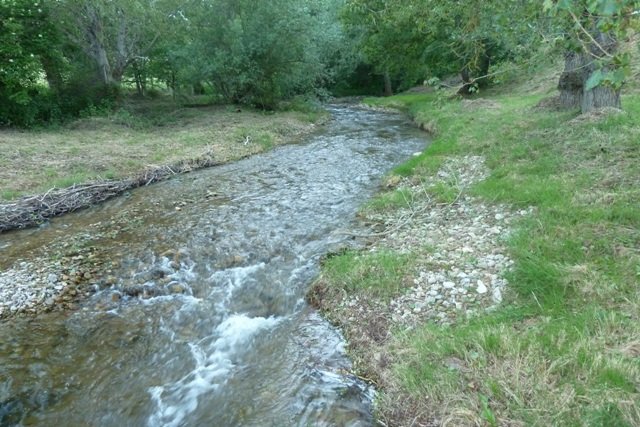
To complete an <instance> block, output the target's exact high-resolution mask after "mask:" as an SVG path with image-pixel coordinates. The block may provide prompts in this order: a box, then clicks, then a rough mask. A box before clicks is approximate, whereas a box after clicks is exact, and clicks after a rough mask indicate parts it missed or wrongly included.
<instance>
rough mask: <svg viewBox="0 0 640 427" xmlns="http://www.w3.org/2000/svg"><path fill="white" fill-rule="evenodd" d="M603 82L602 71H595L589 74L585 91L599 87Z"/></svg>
mask: <svg viewBox="0 0 640 427" xmlns="http://www.w3.org/2000/svg"><path fill="white" fill-rule="evenodd" d="M603 80H604V74H603V73H602V70H596V71H594V72H593V74H591V76H590V77H589V79H588V80H587V83H586V86H585V89H586V90H591V89H593V88H594V87H597V86H599V85H600V83H602V81H603Z"/></svg>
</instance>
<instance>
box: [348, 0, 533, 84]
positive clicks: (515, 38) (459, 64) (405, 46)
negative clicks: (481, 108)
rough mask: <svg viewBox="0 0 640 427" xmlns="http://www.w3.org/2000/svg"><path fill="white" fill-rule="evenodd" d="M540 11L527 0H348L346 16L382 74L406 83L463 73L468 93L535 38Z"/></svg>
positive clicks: (370, 58)
mask: <svg viewBox="0 0 640 427" xmlns="http://www.w3.org/2000/svg"><path fill="white" fill-rule="evenodd" d="M540 12H541V11H540V8H539V7H536V5H535V2H532V1H527V0H520V1H510V0H490V1H486V0H484V1H483V0H470V1H465V2H461V1H459V0H445V1H442V0H410V1H405V0H349V1H348V2H347V7H346V10H345V15H344V20H345V23H346V25H347V26H348V27H352V28H356V29H357V28H360V29H361V31H362V33H363V36H362V49H363V51H364V52H365V55H366V56H367V58H368V59H369V60H370V61H371V62H372V63H374V64H375V65H376V67H377V68H378V71H379V72H380V73H383V72H385V71H388V72H389V73H390V74H391V75H392V77H394V78H395V79H400V80H402V81H403V82H404V85H405V86H406V85H412V84H415V82H416V81H417V80H424V79H425V77H428V76H429V75H435V76H445V75H448V74H451V73H458V74H460V76H461V77H462V80H463V82H464V85H463V87H462V88H461V92H462V93H465V94H468V93H470V92H473V91H475V90H476V89H478V88H479V87H482V86H485V85H486V84H488V82H489V74H490V72H489V68H490V66H491V65H492V64H494V63H496V62H498V61H501V60H504V59H506V58H508V57H509V56H510V55H511V52H513V51H515V50H517V49H516V47H517V46H519V45H522V44H529V43H531V41H532V40H531V39H532V37H535V33H533V34H534V35H533V36H532V35H531V34H532V31H531V27H535V25H536V23H537V20H538V17H539V15H540Z"/></svg>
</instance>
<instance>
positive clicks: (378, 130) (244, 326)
mask: <svg viewBox="0 0 640 427" xmlns="http://www.w3.org/2000/svg"><path fill="white" fill-rule="evenodd" d="M330 109H331V112H332V114H333V116H334V120H333V121H331V122H330V123H329V124H328V125H327V126H326V127H325V129H323V130H322V132H321V133H318V134H317V135H316V136H314V137H312V138H309V140H308V141H306V142H304V143H301V144H297V145H291V146H284V147H280V148H278V149H276V150H274V151H272V152H269V153H266V154H262V155H259V156H255V157H251V158H248V159H245V160H242V161H239V162H236V163H233V164H228V165H224V166H221V167H215V168H211V169H207V170H201V171H198V172H194V173H191V174H188V175H183V176H179V177H177V178H175V179H173V180H170V181H167V182H163V183H160V184H157V185H153V186H149V187H146V188H141V189H138V190H135V191H133V192H132V193H131V194H129V195H128V196H126V197H119V198H117V199H114V200H112V201H109V202H107V203H105V204H103V205H100V206H97V207H94V208H92V209H88V210H85V211H82V212H78V213H75V214H70V215H67V216H65V217H62V218H59V219H56V220H54V221H52V223H51V224H50V225H49V226H47V227H46V228H43V229H40V230H26V231H20V232H14V233H7V234H4V235H0V248H1V249H0V250H1V251H2V252H3V254H2V258H3V260H2V261H3V263H6V264H10V263H12V262H19V261H20V260H22V259H25V257H26V256H27V255H26V254H28V253H29V251H30V250H32V249H33V248H34V247H38V246H39V245H42V244H44V243H47V242H50V241H54V240H56V239H58V240H60V239H62V240H64V239H69V238H70V237H69V236H73V235H77V234H81V233H86V232H87V227H88V226H89V225H91V224H96V223H100V222H103V221H106V220H108V219H109V218H113V217H114V216H117V215H119V214H122V212H135V220H136V221H138V222H139V225H138V226H137V227H134V228H132V229H131V230H129V231H128V232H126V233H119V234H117V237H113V238H108V237H104V238H103V239H102V240H101V241H99V242H98V243H97V244H99V245H101V246H102V247H103V249H104V253H106V254H108V256H109V260H110V261H113V268H112V273H111V274H113V276H114V277H115V279H116V284H115V285H114V286H113V287H112V288H109V289H106V290H102V291H100V292H98V293H97V294H95V295H93V296H92V297H91V298H90V299H89V300H88V301H85V302H84V303H83V305H82V307H81V309H80V310H78V311H76V312H73V313H71V314H68V313H67V314H60V313H58V314H54V313H51V314H46V315H41V316H39V317H38V318H36V319H31V320H29V319H18V320H12V321H10V322H5V323H2V324H0V426H4V425H24V426H27V425H29V426H31V425H40V426H49V425H69V426H82V425H96V426H97V425H100V426H134V425H135V426H138V425H140V426H143V425H146V426H204V425H209V426H308V425H313V426H347V425H348V426H367V425H371V424H372V418H371V401H372V395H373V391H372V390H371V389H370V388H369V387H368V386H367V385H366V384H364V383H362V382H361V381H359V380H358V379H357V378H355V377H353V376H352V375H350V374H348V373H347V372H348V370H349V368H350V365H349V361H348V359H347V358H346V356H345V353H344V349H343V340H342V337H341V336H340V334H339V333H338V332H337V331H336V330H335V329H333V328H332V327H331V326H330V325H328V324H327V323H326V322H325V321H324V320H323V319H322V318H320V317H319V316H318V314H317V313H315V312H314V311H313V310H311V309H309V308H308V307H307V306H306V305H305V303H304V299H303V297H304V294H305V292H306V290H307V288H308V286H309V284H310V283H311V282H312V281H313V279H314V277H315V276H316V274H317V271H318V268H317V264H318V260H319V257H320V256H322V255H323V254H325V253H327V252H328V251H330V250H332V249H335V248H338V247H339V246H341V245H344V244H345V241H346V239H347V237H346V236H345V235H344V234H342V233H339V232H337V230H338V229H341V228H345V227H350V226H351V227H353V226H354V224H353V218H354V214H355V212H356V210H357V208H358V206H359V205H360V204H361V203H363V202H364V201H366V199H367V198H368V197H370V196H371V195H372V193H373V192H374V191H375V190H376V188H377V185H378V183H379V179H380V177H381V176H382V175H383V174H384V173H385V172H386V171H388V170H389V169H390V168H391V167H392V166H393V165H395V164H397V163H399V162H400V161H402V160H404V159H406V158H407V157H409V156H410V155H411V153H413V152H415V151H417V150H421V149H422V148H424V145H425V139H424V136H423V135H422V134H421V133H420V132H419V131H418V130H416V129H415V128H413V127H412V126H411V125H410V124H409V123H407V121H406V119H405V118H403V117H401V116H399V115H392V114H389V113H382V112H375V111H370V110H364V109H359V108H356V107H345V106H332V107H331V108H330ZM176 200H187V201H188V203H184V204H183V206H181V207H180V208H179V209H176V208H175V202H176ZM132 286H139V287H142V288H144V289H148V290H153V292H151V293H150V294H148V296H150V297H149V298H146V299H145V298H140V297H129V296H126V293H125V292H124V291H125V290H126V289H127V288H130V287H132ZM120 291H123V292H121V293H122V294H123V295H124V296H123V297H122V298H114V297H113V295H114V293H118V295H119V294H120V293H119V292H120Z"/></svg>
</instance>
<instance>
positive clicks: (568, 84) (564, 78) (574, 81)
mask: <svg viewBox="0 0 640 427" xmlns="http://www.w3.org/2000/svg"><path fill="white" fill-rule="evenodd" d="M588 61H590V59H589V58H587V56H586V55H585V54H584V53H579V52H567V53H565V55H564V71H563V72H562V74H561V75H560V81H559V82H558V90H559V91H560V106H561V107H562V108H564V109H566V110H572V109H576V108H580V106H581V105H582V95H583V92H584V84H585V82H586V81H587V78H588V77H589V73H588V71H587V70H586V68H585V65H586V63H588Z"/></svg>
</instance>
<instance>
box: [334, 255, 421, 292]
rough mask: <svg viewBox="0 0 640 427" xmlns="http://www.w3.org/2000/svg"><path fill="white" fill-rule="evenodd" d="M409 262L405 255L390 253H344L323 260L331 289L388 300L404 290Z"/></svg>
mask: <svg viewBox="0 0 640 427" xmlns="http://www.w3.org/2000/svg"><path fill="white" fill-rule="evenodd" d="M411 259H412V257H411V256H410V255H408V254H399V253H395V252H391V251H379V252H367V253H359V252H356V251H347V252H345V253H342V254H337V255H334V256H330V257H329V258H328V259H326V260H325V261H324V263H323V271H324V274H325V275H326V279H327V280H328V281H329V283H331V286H335V287H337V288H338V289H348V290H349V291H350V292H356V291H365V292H366V293H367V294H369V295H373V296H377V297H380V298H384V299H388V298H391V297H392V296H395V295H398V293H400V292H401V291H402V289H403V288H404V286H405V285H404V280H403V279H404V277H405V276H406V275H407V274H408V269H409V268H410V267H411Z"/></svg>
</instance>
